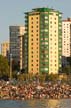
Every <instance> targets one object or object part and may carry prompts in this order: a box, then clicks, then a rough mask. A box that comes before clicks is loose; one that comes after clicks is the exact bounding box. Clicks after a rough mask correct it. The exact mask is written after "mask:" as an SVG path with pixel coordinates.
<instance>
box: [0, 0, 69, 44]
mask: <svg viewBox="0 0 71 108" xmlns="http://www.w3.org/2000/svg"><path fill="white" fill-rule="evenodd" d="M38 7H49V8H54V9H57V10H60V11H61V12H62V13H63V19H64V18H67V17H71V0H0V44H1V43H2V42H4V41H7V40H8V39H9V26H10V25H24V12H27V11H30V10H32V8H38Z"/></svg>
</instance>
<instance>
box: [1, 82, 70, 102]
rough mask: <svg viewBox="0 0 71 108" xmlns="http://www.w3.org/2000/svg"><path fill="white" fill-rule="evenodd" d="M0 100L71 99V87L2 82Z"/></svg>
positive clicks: (56, 84)
mask: <svg viewBox="0 0 71 108" xmlns="http://www.w3.org/2000/svg"><path fill="white" fill-rule="evenodd" d="M0 99H1V100H2V99H5V100H8V99H9V100H29V99H71V85H69V84H61V83H60V84H59V83H54V84H53V83H51V82H47V83H42V84H41V83H37V82H35V81H33V82H31V83H30V82H27V83H18V84H12V83H10V82H9V81H8V82H5V81H0Z"/></svg>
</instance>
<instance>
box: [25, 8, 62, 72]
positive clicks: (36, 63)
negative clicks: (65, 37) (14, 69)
mask: <svg viewBox="0 0 71 108" xmlns="http://www.w3.org/2000/svg"><path fill="white" fill-rule="evenodd" d="M25 14H26V16H25V18H26V19H25V27H26V36H25V47H24V50H25V69H26V71H27V72H29V73H34V74H36V73H49V74H51V73H53V74H55V73H58V71H59V69H60V68H61V55H62V14H61V12H59V11H56V10H54V9H50V8H36V9H33V10H32V11H31V12H27V13H25Z"/></svg>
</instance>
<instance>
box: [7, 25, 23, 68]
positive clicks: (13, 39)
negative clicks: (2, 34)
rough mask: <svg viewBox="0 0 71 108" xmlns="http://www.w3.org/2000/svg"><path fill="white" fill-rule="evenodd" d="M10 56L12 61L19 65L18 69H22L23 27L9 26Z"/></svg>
mask: <svg viewBox="0 0 71 108" xmlns="http://www.w3.org/2000/svg"><path fill="white" fill-rule="evenodd" d="M9 31H10V54H12V59H13V60H14V61H15V62H17V63H19V65H20V69H21V68H22V61H23V55H22V37H23V36H24V33H25V28H24V27H23V26H10V27H9Z"/></svg>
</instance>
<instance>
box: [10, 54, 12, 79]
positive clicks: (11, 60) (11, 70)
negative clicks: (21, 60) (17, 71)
mask: <svg viewBox="0 0 71 108" xmlns="http://www.w3.org/2000/svg"><path fill="white" fill-rule="evenodd" d="M10 80H12V54H10Z"/></svg>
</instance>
